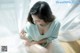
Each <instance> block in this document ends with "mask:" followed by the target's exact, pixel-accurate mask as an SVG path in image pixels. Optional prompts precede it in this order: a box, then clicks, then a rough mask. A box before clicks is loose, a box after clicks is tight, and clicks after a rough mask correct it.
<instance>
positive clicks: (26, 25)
mask: <svg viewBox="0 0 80 53" xmlns="http://www.w3.org/2000/svg"><path fill="white" fill-rule="evenodd" d="M30 28H31V25H30V23H26V24H25V26H24V28H23V30H24V31H25V32H26V34H27V35H28V36H27V35H26V38H28V39H29V40H30V41H32V37H31V35H30Z"/></svg>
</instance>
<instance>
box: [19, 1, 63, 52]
mask: <svg viewBox="0 0 80 53" xmlns="http://www.w3.org/2000/svg"><path fill="white" fill-rule="evenodd" d="M27 20H28V22H27V23H26V25H25V27H24V29H23V30H22V31H21V33H20V37H21V38H22V39H24V40H25V43H26V46H27V47H29V49H30V50H31V51H32V52H33V53H41V52H42V53H63V51H62V50H61V49H62V48H60V46H59V44H57V43H58V42H57V40H56V38H57V37H58V32H59V28H60V23H59V22H58V21H57V20H56V18H55V16H54V15H52V11H51V8H50V6H49V5H48V3H46V2H44V1H38V2H36V3H35V4H34V5H33V7H32V8H31V10H30V12H29V15H28V19H27ZM37 46H39V47H40V48H42V49H39V47H37ZM57 47H58V48H57ZM34 48H35V49H36V48H37V50H35V49H34ZM58 49H59V51H57V50H58Z"/></svg>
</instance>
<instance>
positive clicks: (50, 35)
mask: <svg viewBox="0 0 80 53" xmlns="http://www.w3.org/2000/svg"><path fill="white" fill-rule="evenodd" d="M59 28H60V23H59V22H58V20H56V19H55V20H54V21H53V22H52V23H51V26H50V28H49V29H48V31H47V32H46V33H45V34H44V35H41V34H40V32H39V30H38V27H37V25H35V24H31V23H29V22H27V23H26V25H25V27H24V31H25V32H27V34H28V39H29V40H30V41H33V40H34V41H40V40H42V39H44V38H47V42H48V43H49V42H51V41H52V40H53V39H56V38H57V37H58V32H59Z"/></svg>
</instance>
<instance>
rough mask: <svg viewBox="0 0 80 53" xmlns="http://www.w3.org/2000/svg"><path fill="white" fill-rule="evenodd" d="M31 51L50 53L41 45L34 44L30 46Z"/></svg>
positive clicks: (33, 52)
mask: <svg viewBox="0 0 80 53" xmlns="http://www.w3.org/2000/svg"><path fill="white" fill-rule="evenodd" d="M29 49H30V50H31V52H32V53H47V52H48V50H47V49H46V48H44V47H42V46H40V45H39V44H34V45H32V46H30V47H29Z"/></svg>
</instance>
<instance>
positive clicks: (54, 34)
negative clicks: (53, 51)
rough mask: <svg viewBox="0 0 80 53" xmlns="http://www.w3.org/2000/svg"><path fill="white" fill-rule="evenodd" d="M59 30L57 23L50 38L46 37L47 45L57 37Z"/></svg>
mask: <svg viewBox="0 0 80 53" xmlns="http://www.w3.org/2000/svg"><path fill="white" fill-rule="evenodd" d="M59 28H60V23H59V22H57V23H56V24H55V28H54V29H53V32H52V34H51V36H50V37H48V39H47V43H49V42H51V41H52V40H53V39H56V38H57V37H58V32H59Z"/></svg>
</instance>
